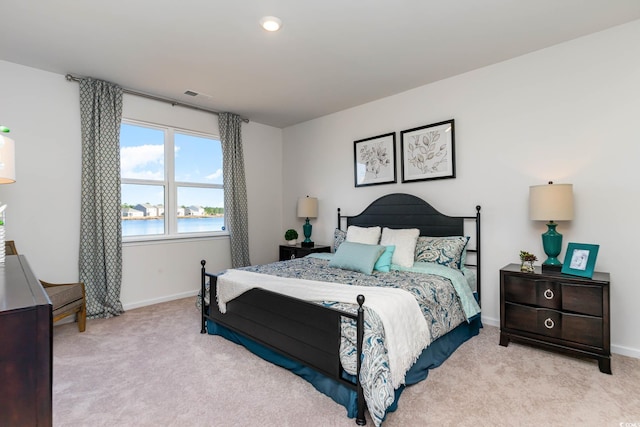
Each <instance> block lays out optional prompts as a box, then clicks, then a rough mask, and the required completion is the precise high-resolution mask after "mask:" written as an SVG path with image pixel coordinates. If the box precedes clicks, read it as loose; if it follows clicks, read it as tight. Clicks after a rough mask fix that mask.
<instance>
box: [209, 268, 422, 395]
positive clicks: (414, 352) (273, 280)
mask: <svg viewBox="0 0 640 427" xmlns="http://www.w3.org/2000/svg"><path fill="white" fill-rule="evenodd" d="M217 283H218V286H217V289H218V291H217V299H218V307H219V308H220V312H221V313H225V312H226V311H227V305H226V303H227V302H229V301H231V300H232V299H234V298H236V297H238V296H240V295H241V294H243V293H244V292H246V291H248V290H249V289H252V288H262V289H266V290H269V291H273V292H277V293H280V294H285V295H289V296H292V297H294V298H298V299H302V300H305V301H335V302H343V303H349V304H357V302H356V297H357V296H358V295H360V294H362V295H364V297H365V302H364V305H365V306H366V307H368V308H370V309H372V310H373V311H375V313H376V314H377V315H378V317H380V320H381V321H382V324H383V325H384V331H385V346H386V348H387V354H388V356H389V370H390V372H391V380H392V382H393V387H394V388H398V387H399V386H400V385H402V384H404V382H405V375H406V373H407V371H408V370H409V368H411V366H412V365H413V364H414V363H415V361H416V360H417V358H418V357H419V356H420V353H422V350H423V349H424V348H425V347H426V346H427V345H429V343H430V342H431V336H430V332H429V327H428V325H427V321H426V320H425V318H424V316H423V315H422V312H421V310H420V307H419V306H418V303H417V301H416V300H415V298H414V297H413V295H411V293H409V292H407V291H405V290H403V289H397V288H380V287H368V286H350V285H343V284H339V283H329V282H320V281H315V280H302V279H290V278H284V277H277V276H270V275H267V274H259V273H253V272H249V271H243V270H233V269H232V270H227V271H226V272H225V273H224V274H222V275H220V276H218V281H217Z"/></svg>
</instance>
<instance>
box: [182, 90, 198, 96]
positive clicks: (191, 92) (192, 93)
mask: <svg viewBox="0 0 640 427" xmlns="http://www.w3.org/2000/svg"><path fill="white" fill-rule="evenodd" d="M184 94H185V95H189V96H197V95H198V92H194V91H192V90H188V91H186V92H185V93H184Z"/></svg>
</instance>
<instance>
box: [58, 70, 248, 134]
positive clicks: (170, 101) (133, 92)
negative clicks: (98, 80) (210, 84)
mask: <svg viewBox="0 0 640 427" xmlns="http://www.w3.org/2000/svg"><path fill="white" fill-rule="evenodd" d="M64 77H65V79H67V81H69V82H71V81H73V82H79V81H80V79H81V78H80V77H76V76H74V75H71V74H67V75H65V76H64ZM121 89H122V92H123V93H128V94H129V95H135V96H139V97H141V98H147V99H153V100H154V101H160V102H166V103H168V104H171V105H172V106H174V107H175V106H176V105H179V106H180V107H186V108H191V109H193V110H198V111H204V112H207V113H211V114H215V115H216V116H219V115H220V112H219V111H215V110H209V109H207V108H203V107H198V106H197V105H192V104H185V103H184V102H180V101H176V100H173V99H170V98H163V97H161V96H157V95H151V94H148V93H144V92H138V91H136V90H132V89H126V88H121ZM241 119H242V121H243V122H245V123H249V119H247V118H245V117H241Z"/></svg>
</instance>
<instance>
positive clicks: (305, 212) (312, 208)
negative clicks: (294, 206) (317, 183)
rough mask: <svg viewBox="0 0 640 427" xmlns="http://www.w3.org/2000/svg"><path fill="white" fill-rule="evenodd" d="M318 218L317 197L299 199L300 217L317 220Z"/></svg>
mask: <svg viewBox="0 0 640 427" xmlns="http://www.w3.org/2000/svg"><path fill="white" fill-rule="evenodd" d="M317 216H318V199H317V198H316V197H309V196H307V197H301V198H299V199H298V217H299V218H315V217H317Z"/></svg>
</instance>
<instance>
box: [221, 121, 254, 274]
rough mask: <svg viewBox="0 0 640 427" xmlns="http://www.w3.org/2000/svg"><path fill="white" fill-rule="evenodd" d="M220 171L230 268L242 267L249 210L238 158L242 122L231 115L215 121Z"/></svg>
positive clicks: (246, 256)
mask: <svg viewBox="0 0 640 427" xmlns="http://www.w3.org/2000/svg"><path fill="white" fill-rule="evenodd" d="M218 123H219V124H218V126H219V128H220V142H221V143H222V165H223V168H222V169H223V171H224V215H225V217H226V219H227V225H228V226H229V236H230V238H231V266H232V267H233V268H236V267H244V266H247V265H251V261H249V209H248V205H247V185H246V180H245V176H244V157H243V155H242V129H241V125H242V118H240V116H238V115H236V114H232V113H220V115H219V117H218Z"/></svg>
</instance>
